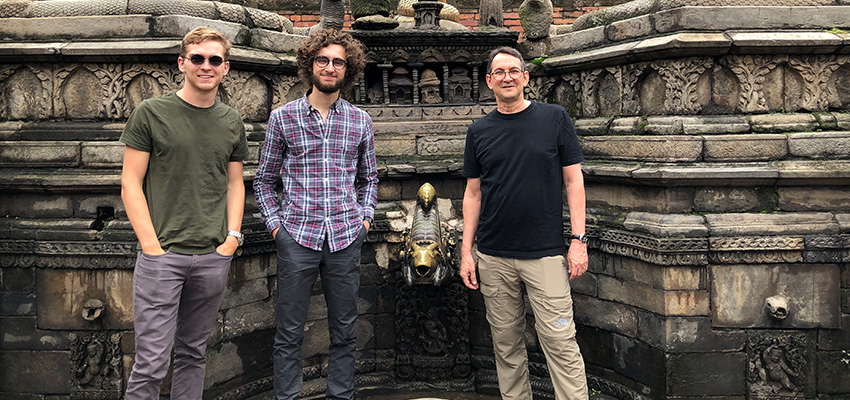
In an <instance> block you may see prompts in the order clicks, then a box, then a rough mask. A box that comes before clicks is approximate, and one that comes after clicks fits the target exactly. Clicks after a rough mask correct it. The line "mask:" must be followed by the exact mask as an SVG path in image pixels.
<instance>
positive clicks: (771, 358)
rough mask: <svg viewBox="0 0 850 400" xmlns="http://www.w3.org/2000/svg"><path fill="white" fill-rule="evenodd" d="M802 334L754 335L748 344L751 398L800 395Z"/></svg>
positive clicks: (804, 361)
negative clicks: (752, 396) (753, 396)
mask: <svg viewBox="0 0 850 400" xmlns="http://www.w3.org/2000/svg"><path fill="white" fill-rule="evenodd" d="M806 346H807V343H806V336H805V334H804V333H794V334H791V333H788V334H781V333H780V334H777V333H773V332H765V333H760V332H754V333H751V334H750V338H749V340H748V343H747V347H748V349H747V354H748V356H749V362H748V367H747V380H748V381H749V392H750V394H751V395H755V396H763V395H776V394H784V395H789V394H793V395H802V393H803V391H804V390H803V389H804V385H805V383H806V377H805V375H806V374H805V371H806V366H807V365H808V361H807V359H806Z"/></svg>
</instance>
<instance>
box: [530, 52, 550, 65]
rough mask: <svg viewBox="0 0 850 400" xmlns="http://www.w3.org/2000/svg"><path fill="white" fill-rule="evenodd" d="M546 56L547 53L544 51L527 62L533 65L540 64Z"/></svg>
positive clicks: (547, 56)
mask: <svg viewBox="0 0 850 400" xmlns="http://www.w3.org/2000/svg"><path fill="white" fill-rule="evenodd" d="M547 58H549V55H548V54H546V53H543V54H541V55H540V57H537V58H535V59H533V60H531V61H529V63H531V64H534V65H540V64H543V60H545V59H547Z"/></svg>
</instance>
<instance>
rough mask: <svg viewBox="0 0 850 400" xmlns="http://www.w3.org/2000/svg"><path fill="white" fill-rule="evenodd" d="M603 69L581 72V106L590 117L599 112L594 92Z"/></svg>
mask: <svg viewBox="0 0 850 400" xmlns="http://www.w3.org/2000/svg"><path fill="white" fill-rule="evenodd" d="M603 71H604V70H603V69H594V70H590V71H582V72H581V106H582V112H583V114H584V115H585V116H588V117H590V116H597V115H598V114H599V104H598V103H597V101H596V96H595V95H594V94H595V93H596V91H597V79H598V78H599V75H601V74H602V72H603Z"/></svg>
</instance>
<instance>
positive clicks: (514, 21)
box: [505, 19, 522, 26]
mask: <svg viewBox="0 0 850 400" xmlns="http://www.w3.org/2000/svg"><path fill="white" fill-rule="evenodd" d="M521 25H522V24H521V23H520V22H519V20H518V19H506V20H505V26H521Z"/></svg>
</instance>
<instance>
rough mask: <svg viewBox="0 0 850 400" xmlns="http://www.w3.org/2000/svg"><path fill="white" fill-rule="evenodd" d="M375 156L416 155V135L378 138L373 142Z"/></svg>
mask: <svg viewBox="0 0 850 400" xmlns="http://www.w3.org/2000/svg"><path fill="white" fill-rule="evenodd" d="M375 154H377V156H378V157H382V156H383V157H390V156H409V155H412V154H416V135H404V136H396V135H393V136H384V137H380V138H378V139H377V140H375Z"/></svg>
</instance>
